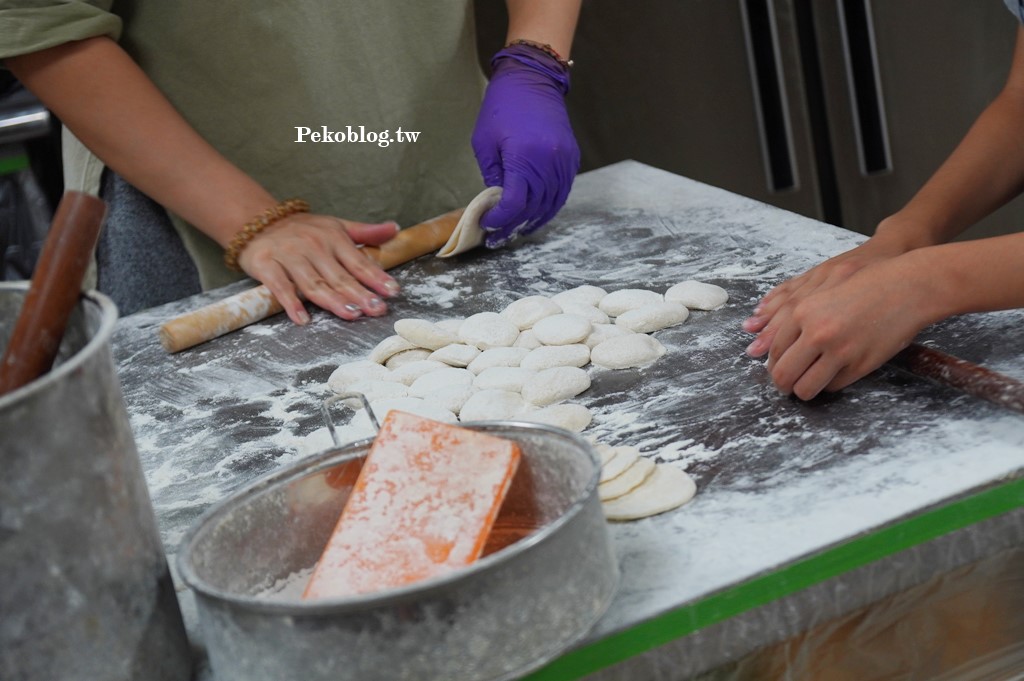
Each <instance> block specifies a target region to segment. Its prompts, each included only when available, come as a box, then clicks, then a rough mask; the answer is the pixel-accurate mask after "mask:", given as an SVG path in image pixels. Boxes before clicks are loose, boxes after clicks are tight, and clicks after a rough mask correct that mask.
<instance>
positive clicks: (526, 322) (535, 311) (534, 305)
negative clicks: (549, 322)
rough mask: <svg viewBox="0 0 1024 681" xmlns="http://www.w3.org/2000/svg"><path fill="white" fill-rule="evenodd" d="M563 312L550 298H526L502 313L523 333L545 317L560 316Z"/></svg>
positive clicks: (517, 301)
mask: <svg viewBox="0 0 1024 681" xmlns="http://www.w3.org/2000/svg"><path fill="white" fill-rule="evenodd" d="M561 312H562V308H561V307H559V306H558V303H556V302H554V301H552V300H551V299H550V298H545V297H544V296H526V297H525V298H520V299H519V300H516V301H513V302H511V303H509V305H508V307H506V308H505V309H504V310H502V311H501V316H502V317H504V318H505V319H507V320H509V321H510V322H512V323H513V324H515V325H516V326H517V327H519V329H520V330H521V331H522V330H525V329H529V328H531V327H532V326H533V325H534V324H536V323H537V322H539V321H540V320H541V319H544V318H545V317H550V316H551V315H553V314H560V313H561Z"/></svg>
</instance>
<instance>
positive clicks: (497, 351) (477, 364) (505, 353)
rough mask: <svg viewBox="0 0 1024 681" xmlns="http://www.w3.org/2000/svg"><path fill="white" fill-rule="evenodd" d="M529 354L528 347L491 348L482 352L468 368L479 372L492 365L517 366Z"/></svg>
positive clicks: (476, 372) (475, 372)
mask: <svg viewBox="0 0 1024 681" xmlns="http://www.w3.org/2000/svg"><path fill="white" fill-rule="evenodd" d="M528 354H530V351H529V349H527V348H491V349H489V350H484V351H483V352H481V353H480V355H479V356H477V358H476V359H474V360H473V361H472V362H470V363H469V366H468V367H466V368H467V369H469V370H470V371H472V372H473V373H474V374H479V373H480V372H482V371H483V370H484V369H490V368H491V367H517V366H519V363H520V362H522V361H523V358H524V357H526V356H527V355H528Z"/></svg>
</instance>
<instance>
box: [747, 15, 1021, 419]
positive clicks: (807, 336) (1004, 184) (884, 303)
mask: <svg viewBox="0 0 1024 681" xmlns="http://www.w3.org/2000/svg"><path fill="white" fill-rule="evenodd" d="M1021 120H1024V29H1018V32H1017V46H1016V49H1015V51H1014V58H1013V63H1012V65H1011V68H1010V75H1009V78H1008V79H1007V83H1006V86H1005V87H1004V88H1003V90H1002V92H1001V93H1000V94H999V96H998V97H997V98H996V99H995V100H994V101H993V102H992V104H991V105H989V107H988V108H986V110H985V111H984V112H983V113H982V115H981V116H980V117H979V118H978V120H977V121H976V122H975V124H974V125H973V126H972V127H971V129H970V131H969V132H968V134H967V136H966V137H965V138H964V140H963V141H962V142H961V143H960V145H959V146H958V147H957V148H956V150H955V151H954V152H953V154H952V155H951V156H950V157H949V159H948V160H947V161H946V162H945V163H944V164H943V165H942V166H941V167H940V168H939V170H938V171H936V173H935V174H934V176H932V178H931V179H929V181H928V182H927V183H926V184H925V186H924V187H922V188H921V190H920V191H919V192H918V193H917V194H916V195H915V196H914V198H913V199H911V201H910V202H909V203H908V204H907V205H906V206H905V207H904V208H903V209H902V210H900V211H899V212H897V213H895V214H894V215H892V216H890V217H889V218H886V219H885V220H883V221H882V223H880V224H879V227H878V230H877V231H876V233H875V235H874V236H873V237H872V238H871V239H869V240H868V241H867V242H865V243H864V244H862V245H861V246H859V247H858V248H856V249H853V250H852V251H849V252H847V253H844V254H842V255H840V256H837V257H836V258H832V259H831V260H829V261H827V262H825V263H823V264H822V265H819V266H818V267H816V268H814V269H812V270H810V271H809V272H807V273H805V274H803V275H801V276H799V277H796V278H794V279H792V280H790V281H788V282H786V283H784V284H782V285H781V286H778V287H776V288H775V289H773V290H772V291H771V292H770V293H769V294H768V295H767V296H766V297H765V298H764V299H763V300H762V302H761V303H760V304H759V305H758V307H757V308H755V310H754V316H753V317H751V318H750V319H747V320H746V321H745V322H744V324H743V328H744V329H746V330H747V331H751V332H754V333H758V336H757V338H755V339H754V341H753V342H752V343H751V344H750V346H749V347H748V348H747V353H748V354H749V355H751V356H752V357H762V356H764V355H765V354H767V355H768V362H767V368H768V371H769V372H770V374H771V377H772V380H773V381H774V382H775V384H776V385H777V386H778V387H779V389H780V390H782V391H783V392H785V393H790V392H792V393H795V394H796V395H797V396H798V397H801V398H803V399H810V398H811V397H814V396H815V395H817V394H818V393H819V392H821V391H822V390H829V391H834V390H839V389H841V388H843V387H845V386H847V385H849V384H850V383H853V382H854V381H856V380H857V379H859V378H861V377H863V376H865V375H867V374H868V373H870V372H871V371H873V370H875V369H877V368H878V367H879V366H881V365H882V364H883V363H884V362H885V361H886V360H888V359H889V358H891V357H892V356H893V355H895V354H896V353H897V352H899V351H900V350H901V349H903V348H904V347H906V346H907V345H908V344H909V343H910V342H911V341H912V340H913V338H914V336H915V335H917V333H918V332H920V331H921V330H922V329H923V328H925V327H926V326H928V325H929V324H932V323H934V322H937V321H939V320H942V319H945V318H946V317H949V316H952V315H956V314H962V313H965V312H984V311H991V310H1000V309H1009V308H1014V307H1024V234H1015V235H1012V236H1004V237H998V238H991V239H981V240H977V241H970V242H965V243H956V244H944V243H943V242H945V241H947V240H949V239H951V238H953V237H954V236H956V235H957V234H959V233H960V232H962V231H963V230H964V229H965V228H966V227H968V226H969V225H970V224H971V223H973V222H975V221H977V220H978V219H980V218H981V217H983V216H984V215H986V214H988V213H989V212H991V211H992V210H994V209H996V208H997V207H999V206H1001V205H1002V204H1003V203H1005V202H1006V201H1007V200H1009V199H1010V198H1012V197H1013V196H1015V195H1016V194H1018V193H1020V191H1021V190H1022V189H1024V126H1021V125H1020V121H1021Z"/></svg>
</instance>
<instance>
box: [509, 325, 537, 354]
mask: <svg viewBox="0 0 1024 681" xmlns="http://www.w3.org/2000/svg"><path fill="white" fill-rule="evenodd" d="M540 346H541V342H540V341H539V340H537V334H535V333H534V332H533V329H527V330H526V331H523V332H522V333H521V334H519V338H516V342H515V343H513V344H512V347H514V348H526V349H527V350H533V349H534V348H539V347H540Z"/></svg>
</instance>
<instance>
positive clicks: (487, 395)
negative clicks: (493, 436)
mask: <svg viewBox="0 0 1024 681" xmlns="http://www.w3.org/2000/svg"><path fill="white" fill-rule="evenodd" d="M527 409H528V405H527V404H526V403H525V402H523V398H522V396H520V394H519V393H514V392H511V391H509V390H480V391H477V392H475V393H473V394H472V395H471V396H470V398H469V399H468V400H466V403H465V404H464V405H462V412H461V413H460V414H459V417H460V418H461V420H462V421H504V420H508V419H515V418H517V417H518V416H519V415H520V414H522V413H523V412H524V411H526V410H527Z"/></svg>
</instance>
